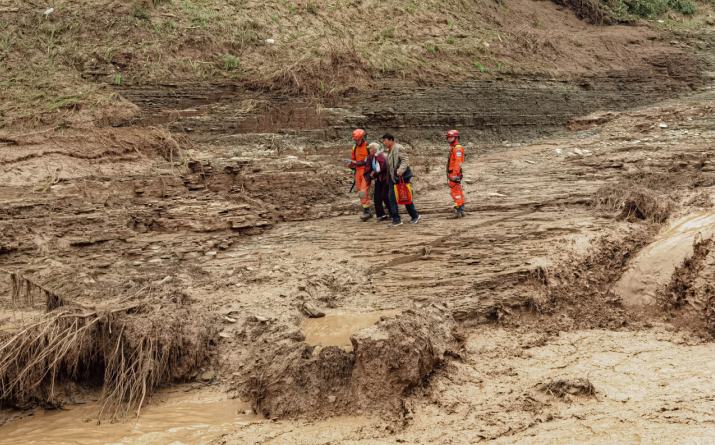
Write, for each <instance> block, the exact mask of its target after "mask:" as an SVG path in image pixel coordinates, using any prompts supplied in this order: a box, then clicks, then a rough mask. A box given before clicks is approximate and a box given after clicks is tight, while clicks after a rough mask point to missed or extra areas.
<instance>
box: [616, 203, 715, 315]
mask: <svg viewBox="0 0 715 445" xmlns="http://www.w3.org/2000/svg"><path fill="white" fill-rule="evenodd" d="M714 231H715V213H713V212H698V213H695V214H690V215H686V216H684V217H682V218H679V219H677V220H675V221H673V222H672V223H671V224H670V225H669V227H667V228H666V229H665V230H663V232H662V233H661V234H659V235H658V236H657V237H656V239H655V240H654V242H653V243H652V244H650V245H649V246H647V247H646V248H644V249H643V250H642V251H641V252H640V253H639V254H638V256H636V257H635V258H634V259H633V261H632V262H631V264H630V267H629V269H628V270H627V271H626V273H624V274H623V276H622V277H621V279H620V280H619V281H618V283H616V286H615V292H616V293H617V294H618V295H620V296H621V297H622V298H623V302H624V303H625V304H627V305H648V304H655V303H656V292H657V290H658V288H659V287H662V286H664V285H666V284H667V283H668V282H669V281H670V279H671V277H672V275H673V272H674V271H675V268H676V267H677V266H679V265H680V264H681V263H682V262H683V261H684V260H685V259H686V258H687V257H689V256H691V255H692V254H693V243H694V242H695V241H697V240H699V239H700V240H702V239H707V238H710V237H712V235H713V233H714Z"/></svg>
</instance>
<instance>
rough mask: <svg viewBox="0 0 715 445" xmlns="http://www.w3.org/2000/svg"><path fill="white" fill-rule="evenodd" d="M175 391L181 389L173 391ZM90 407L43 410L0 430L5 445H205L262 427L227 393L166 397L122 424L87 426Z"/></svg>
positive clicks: (156, 399) (246, 407)
mask: <svg viewBox="0 0 715 445" xmlns="http://www.w3.org/2000/svg"><path fill="white" fill-rule="evenodd" d="M173 390H174V391H176V388H174V389H173ZM91 409H92V407H91V406H80V407H77V406H72V407H69V409H63V410H56V411H38V412H37V413H36V414H35V415H34V416H33V417H28V418H24V419H21V420H15V421H12V422H10V423H8V424H7V425H5V426H2V427H0V437H1V438H2V439H0V443H2V444H3V445H27V444H38V445H40V444H41V445H44V444H47V445H50V444H52V445H70V444H71V445H77V444H81V445H94V444H142V445H166V444H175V445H179V444H185V445H193V444H205V443H209V442H211V441H212V440H214V439H216V438H218V437H219V436H221V435H222V434H226V433H228V432H232V431H235V430H236V428H237V426H240V425H248V424H249V423H253V422H260V421H262V420H263V418H262V417H260V416H258V415H257V414H245V412H246V411H247V410H250V409H251V407H250V404H249V403H248V402H241V401H240V400H239V399H228V398H227V397H226V394H225V393H223V392H217V391H215V390H203V391H199V392H191V393H163V394H159V395H155V396H154V397H153V398H152V405H149V406H145V407H144V408H142V411H141V416H140V417H139V419H138V420H128V421H126V422H121V423H114V424H110V423H108V422H107V423H102V424H101V425H97V423H96V422H84V418H85V416H86V414H87V413H88V412H89V411H90V410H91Z"/></svg>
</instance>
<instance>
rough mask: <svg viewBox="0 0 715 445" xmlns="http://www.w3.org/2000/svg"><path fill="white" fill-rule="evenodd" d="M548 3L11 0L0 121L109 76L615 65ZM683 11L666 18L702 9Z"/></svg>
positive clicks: (279, 79)
mask: <svg viewBox="0 0 715 445" xmlns="http://www.w3.org/2000/svg"><path fill="white" fill-rule="evenodd" d="M623 1H628V2H634V1H636V0H623ZM638 1H640V0H638ZM681 1H687V0H681ZM629 4H630V3H629ZM557 8H558V7H557V6H556V5H554V4H553V3H550V2H532V1H527V0H429V1H415V0H408V1H402V0H318V1H305V0H295V1H288V0H268V1H254V0H221V1H219V0H193V1H191V0H170V1H166V0H136V1H128V0H114V1H111V0H110V1H100V0H80V1H77V0H55V1H54V11H53V12H51V13H50V14H48V15H47V16H45V15H43V13H44V11H45V8H44V7H41V5H39V4H37V3H36V2H34V1H29V0H28V1H16V2H15V3H14V4H10V6H7V7H5V6H2V7H0V28H1V29H2V33H1V34H0V92H2V99H0V127H2V128H4V129H5V130H6V131H10V130H16V129H17V128H18V127H19V126H22V127H26V126H30V127H32V126H37V125H58V126H61V125H64V124H66V123H63V122H64V121H63V120H62V119H64V117H66V116H67V115H68V112H73V111H77V110H78V109H79V108H82V109H83V110H89V111H92V110H94V109H98V108H102V107H104V106H106V105H108V104H110V103H112V102H113V101H116V100H117V96H116V94H115V93H114V92H113V89H112V88H111V87H108V86H107V85H111V84H119V85H121V84H126V83H133V82H147V81H154V82H157V81H158V82H180V81H200V80H207V81H217V80H222V79H232V80H235V81H239V82H244V83H245V85H246V86H247V87H249V88H255V89H262V90H281V91H285V92H290V93H298V94H314V95H319V96H320V95H323V96H325V95H339V94H343V93H345V92H347V91H352V90H354V89H364V88H367V87H368V85H369V84H370V82H372V81H374V80H376V79H385V78H389V79H395V80H398V81H405V82H412V83H414V84H427V83H432V82H454V81H463V80H467V79H472V78H489V77H490V76H495V75H499V74H500V73H546V74H549V75H557V76H562V75H569V74H573V73H576V74H578V73H586V72H589V71H599V70H601V71H608V70H611V69H619V67H618V66H617V65H618V63H617V62H614V61H609V60H608V59H609V58H608V57H601V58H599V57H597V55H598V51H603V49H599V48H598V42H592V41H591V39H590V38H589V37H588V36H587V35H585V34H584V32H586V34H588V33H589V32H593V33H594V35H595V36H598V35H601V34H603V33H604V31H603V27H596V26H590V28H589V25H586V23H585V22H583V21H580V20H579V19H578V18H577V17H576V16H575V15H574V14H573V13H572V12H571V11H569V10H568V9H566V10H564V9H563V8H558V9H557ZM15 9H17V10H15ZM559 9H561V10H559ZM626 12H628V11H626V10H623V11H621V12H620V13H622V15H623V14H625V13H626ZM623 16H624V17H625V15H623ZM684 17H685V16H682V15H678V16H677V17H675V18H674V19H672V20H669V22H673V23H675V22H677V23H680V22H681V21H682V22H683V23H686V22H687V23H688V25H687V26H699V25H700V24H701V23H702V22H704V20H705V18H704V16H703V17H698V16H697V15H696V17H695V18H693V19H689V18H688V19H687V21H683V18H684ZM685 18H687V17H685ZM683 26H686V25H683ZM619 38H620V37H619ZM626 38H630V37H623V39H626ZM268 39H272V41H273V43H270V42H269V41H268ZM615 44H616V45H620V44H623V45H626V43H625V41H624V42H621V41H620V40H618V38H617V39H616V41H615ZM594 55H596V57H594ZM63 116H64V117H63ZM65 120H66V119H65Z"/></svg>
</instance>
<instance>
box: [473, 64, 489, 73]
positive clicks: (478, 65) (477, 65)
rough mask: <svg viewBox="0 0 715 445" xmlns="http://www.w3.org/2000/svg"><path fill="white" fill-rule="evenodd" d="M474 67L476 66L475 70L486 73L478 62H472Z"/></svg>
mask: <svg viewBox="0 0 715 445" xmlns="http://www.w3.org/2000/svg"><path fill="white" fill-rule="evenodd" d="M474 66H476V67H477V69H478V70H479V71H481V72H483V73H486V72H487V69H486V68H485V67H484V65H482V64H481V63H479V62H474Z"/></svg>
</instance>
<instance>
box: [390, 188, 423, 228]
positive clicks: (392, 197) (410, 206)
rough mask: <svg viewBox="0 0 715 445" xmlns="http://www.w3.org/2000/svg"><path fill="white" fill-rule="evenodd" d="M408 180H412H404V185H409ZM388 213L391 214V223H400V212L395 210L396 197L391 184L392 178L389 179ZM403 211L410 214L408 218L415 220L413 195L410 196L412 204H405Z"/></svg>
mask: <svg viewBox="0 0 715 445" xmlns="http://www.w3.org/2000/svg"><path fill="white" fill-rule="evenodd" d="M410 179H412V178H405V183H406V184H409V183H410ZM389 187H390V213H391V214H392V220H393V221H400V211H399V209H398V208H397V196H396V195H395V183H394V182H392V178H390V185H389ZM405 209H406V210H407V213H409V214H410V218H417V215H419V213H417V210H416V209H415V197H414V195H413V196H412V203H411V204H407V205H406V206H405Z"/></svg>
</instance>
